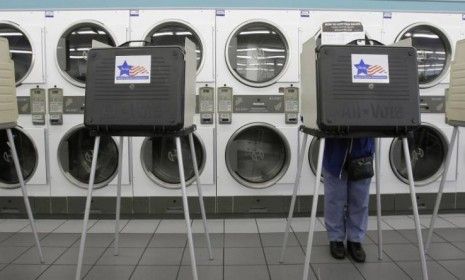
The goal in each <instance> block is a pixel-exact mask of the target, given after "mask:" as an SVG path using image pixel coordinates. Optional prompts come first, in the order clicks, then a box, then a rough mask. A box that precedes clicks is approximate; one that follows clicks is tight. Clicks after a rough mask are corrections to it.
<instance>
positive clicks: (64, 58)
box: [57, 22, 115, 87]
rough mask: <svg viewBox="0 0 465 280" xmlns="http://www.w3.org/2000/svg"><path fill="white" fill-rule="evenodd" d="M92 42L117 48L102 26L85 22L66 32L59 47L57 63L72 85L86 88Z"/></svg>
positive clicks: (60, 40)
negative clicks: (88, 56)
mask: <svg viewBox="0 0 465 280" xmlns="http://www.w3.org/2000/svg"><path fill="white" fill-rule="evenodd" d="M92 40H96V41H99V42H101V43H104V44H107V45H110V46H115V41H114V40H113V38H112V37H111V35H110V33H109V32H108V31H107V30H106V29H105V28H104V27H103V26H101V25H100V24H98V23H94V22H85V23H79V24H76V25H74V26H72V27H70V28H68V30H66V31H65V32H64V33H63V34H62V35H61V37H60V39H59V41H58V46H57V62H58V67H60V70H61V73H62V74H63V76H64V77H65V78H66V79H67V80H68V81H70V82H71V83H72V84H74V85H76V86H79V87H85V84H86V71H87V53H88V51H89V50H90V49H91V47H92Z"/></svg>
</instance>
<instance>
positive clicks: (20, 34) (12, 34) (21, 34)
mask: <svg viewBox="0 0 465 280" xmlns="http://www.w3.org/2000/svg"><path fill="white" fill-rule="evenodd" d="M0 36H24V34H23V33H21V32H2V33H0Z"/></svg>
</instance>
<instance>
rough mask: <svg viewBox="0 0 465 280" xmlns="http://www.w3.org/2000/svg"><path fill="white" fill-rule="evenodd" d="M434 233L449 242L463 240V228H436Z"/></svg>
mask: <svg viewBox="0 0 465 280" xmlns="http://www.w3.org/2000/svg"><path fill="white" fill-rule="evenodd" d="M434 233H436V234H437V235H439V237H442V238H444V239H445V240H447V241H449V242H461V241H462V242H465V229H464V228H438V229H436V230H435V231H434Z"/></svg>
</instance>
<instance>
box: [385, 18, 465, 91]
mask: <svg viewBox="0 0 465 280" xmlns="http://www.w3.org/2000/svg"><path fill="white" fill-rule="evenodd" d="M382 26H383V34H382V41H383V43H384V44H386V45H388V44H392V43H394V42H397V41H399V40H403V39H409V38H411V39H412V45H413V46H414V47H415V48H416V49H417V53H418V71H419V77H418V78H419V84H420V95H444V90H445V89H446V88H447V87H448V84H449V70H450V69H449V68H450V62H451V60H452V58H453V56H454V53H453V52H454V50H455V43H456V42H457V40H459V39H460V38H461V37H462V35H461V26H462V16H461V14H459V13H456V14H444V13H403V12H395V13H394V12H393V13H385V14H384V19H383V24H382Z"/></svg>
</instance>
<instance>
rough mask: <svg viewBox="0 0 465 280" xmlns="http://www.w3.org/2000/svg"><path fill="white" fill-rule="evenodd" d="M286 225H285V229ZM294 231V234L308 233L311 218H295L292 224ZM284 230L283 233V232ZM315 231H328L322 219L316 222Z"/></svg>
mask: <svg viewBox="0 0 465 280" xmlns="http://www.w3.org/2000/svg"><path fill="white" fill-rule="evenodd" d="M284 227H285V224H284V225H283V229H284ZM291 227H292V230H293V231H294V232H308V230H309V228H310V218H309V217H302V218H301V217H298V218H293V219H292V223H291ZM283 229H282V230H281V231H283ZM315 231H326V229H325V227H324V224H323V223H322V222H321V220H320V219H317V220H316V222H315Z"/></svg>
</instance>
